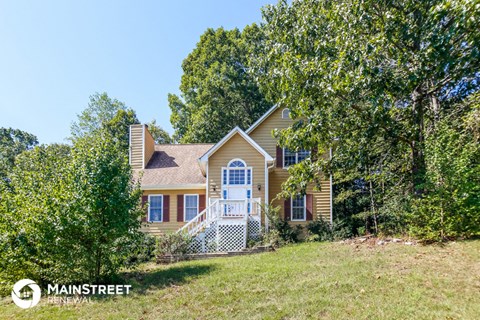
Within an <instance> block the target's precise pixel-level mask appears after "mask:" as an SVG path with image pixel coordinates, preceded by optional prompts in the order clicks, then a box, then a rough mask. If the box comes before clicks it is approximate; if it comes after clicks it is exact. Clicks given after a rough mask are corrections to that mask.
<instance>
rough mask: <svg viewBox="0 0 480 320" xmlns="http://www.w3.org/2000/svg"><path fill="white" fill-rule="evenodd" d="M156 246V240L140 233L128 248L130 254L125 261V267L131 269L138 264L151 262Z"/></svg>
mask: <svg viewBox="0 0 480 320" xmlns="http://www.w3.org/2000/svg"><path fill="white" fill-rule="evenodd" d="M156 246H157V238H156V237H155V236H152V235H149V234H145V233H142V235H141V236H140V238H139V239H138V240H137V241H136V242H135V243H133V244H132V245H131V247H130V252H131V254H130V256H129V257H128V259H127V261H126V266H127V267H133V266H135V265H137V264H138V263H142V262H149V261H152V260H153V258H154V257H155V250H156Z"/></svg>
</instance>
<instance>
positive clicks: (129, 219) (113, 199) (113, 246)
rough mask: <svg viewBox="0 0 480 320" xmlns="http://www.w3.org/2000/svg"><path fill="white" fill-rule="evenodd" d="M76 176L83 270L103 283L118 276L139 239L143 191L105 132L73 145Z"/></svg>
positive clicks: (75, 186)
mask: <svg viewBox="0 0 480 320" xmlns="http://www.w3.org/2000/svg"><path fill="white" fill-rule="evenodd" d="M72 172H73V173H74V176H75V179H74V181H73V182H72V188H73V190H74V191H75V198H76V199H78V200H76V201H75V203H74V210H75V216H76V217H77V219H78V223H79V225H80V226H81V227H80V228H79V232H80V238H78V239H79V245H80V247H81V249H82V250H83V252H82V255H81V256H82V257H84V258H85V261H84V269H85V273H86V275H88V279H90V280H92V279H94V280H95V281H96V282H99V281H101V280H104V279H105V277H108V276H113V275H115V274H116V272H117V271H118V269H119V268H120V267H121V266H122V265H123V263H124V261H125V259H126V258H127V256H128V253H129V252H128V247H129V246H128V244H130V243H131V242H132V241H134V240H135V239H136V238H137V237H138V236H139V227H140V216H141V215H142V214H143V212H142V210H140V208H139V206H138V202H139V198H140V194H141V191H140V187H139V185H134V184H133V182H132V181H133V179H132V172H131V169H130V166H129V164H128V158H127V156H126V154H125V153H123V152H122V146H121V145H120V144H119V143H118V142H116V141H115V140H114V138H112V136H111V135H109V134H108V133H104V132H103V131H101V132H99V133H98V134H96V135H95V136H93V137H92V138H84V139H80V140H78V141H77V142H76V143H75V145H74V147H73V149H72Z"/></svg>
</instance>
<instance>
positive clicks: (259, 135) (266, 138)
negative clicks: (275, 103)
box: [249, 108, 293, 158]
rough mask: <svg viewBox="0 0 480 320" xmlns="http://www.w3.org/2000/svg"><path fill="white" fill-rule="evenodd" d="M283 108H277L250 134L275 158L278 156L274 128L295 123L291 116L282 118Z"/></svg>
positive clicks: (282, 127)
mask: <svg viewBox="0 0 480 320" xmlns="http://www.w3.org/2000/svg"><path fill="white" fill-rule="evenodd" d="M282 110H283V108H278V109H277V110H275V111H274V112H273V113H272V114H271V115H270V116H269V117H268V118H267V119H265V120H264V121H263V122H262V123H261V124H260V125H259V126H258V127H256V128H255V129H254V130H253V131H252V132H250V134H249V136H250V137H251V138H252V139H253V140H255V142H256V143H258V144H259V145H260V147H262V148H263V149H264V150H265V151H267V152H268V154H269V155H270V156H272V157H273V158H275V157H276V150H277V140H276V139H275V138H273V136H272V131H273V129H285V128H287V127H288V126H290V125H291V124H292V123H293V121H292V119H290V118H288V119H282Z"/></svg>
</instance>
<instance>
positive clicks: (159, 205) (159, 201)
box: [148, 194, 163, 222]
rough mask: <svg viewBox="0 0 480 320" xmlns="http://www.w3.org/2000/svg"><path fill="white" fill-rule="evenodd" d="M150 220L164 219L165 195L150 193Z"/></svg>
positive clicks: (160, 220) (159, 220) (158, 220)
mask: <svg viewBox="0 0 480 320" xmlns="http://www.w3.org/2000/svg"><path fill="white" fill-rule="evenodd" d="M148 203H149V206H148V221H152V222H162V221H163V195H161V194H160V195H152V194H151V195H149V196H148Z"/></svg>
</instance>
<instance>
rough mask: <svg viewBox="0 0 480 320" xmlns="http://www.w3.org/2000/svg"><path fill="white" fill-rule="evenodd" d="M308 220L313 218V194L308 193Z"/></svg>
mask: <svg viewBox="0 0 480 320" xmlns="http://www.w3.org/2000/svg"><path fill="white" fill-rule="evenodd" d="M306 198H307V203H306V206H307V221H310V220H313V194H307V196H306Z"/></svg>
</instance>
